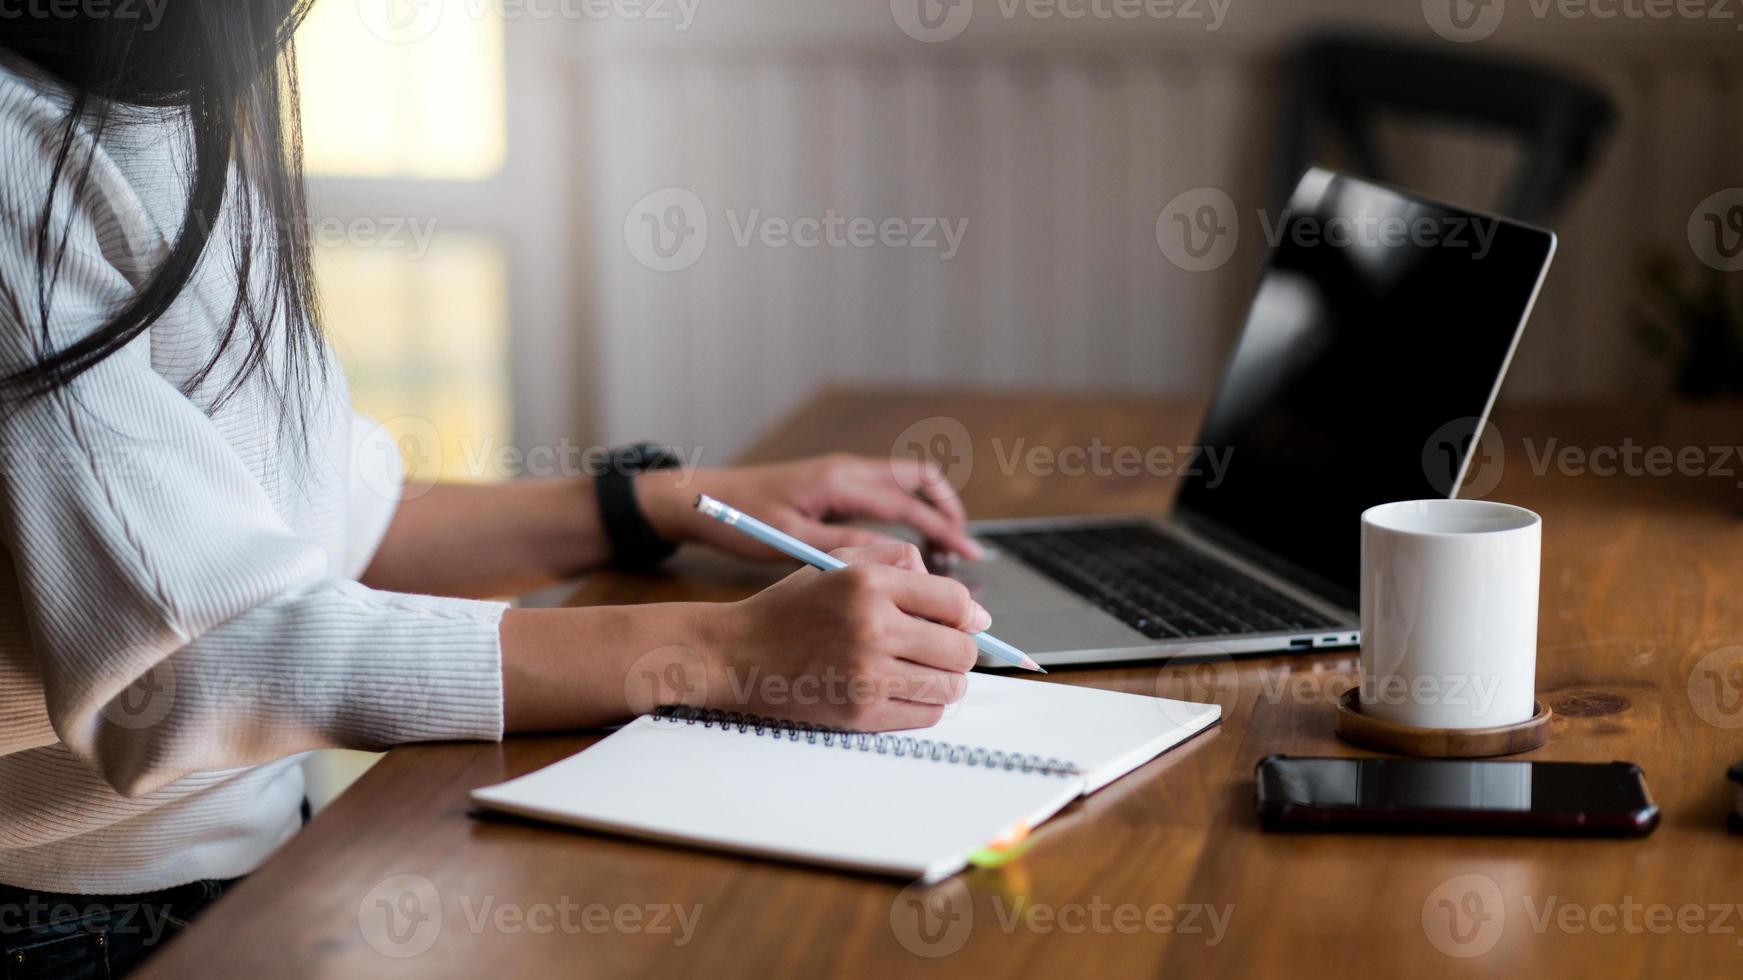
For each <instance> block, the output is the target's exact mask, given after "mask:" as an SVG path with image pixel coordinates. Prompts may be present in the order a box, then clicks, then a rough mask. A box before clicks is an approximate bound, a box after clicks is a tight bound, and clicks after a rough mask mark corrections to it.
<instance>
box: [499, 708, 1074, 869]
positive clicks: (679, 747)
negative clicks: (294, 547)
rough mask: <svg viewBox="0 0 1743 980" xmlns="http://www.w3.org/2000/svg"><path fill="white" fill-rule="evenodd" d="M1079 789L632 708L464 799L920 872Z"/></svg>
mask: <svg viewBox="0 0 1743 980" xmlns="http://www.w3.org/2000/svg"><path fill="white" fill-rule="evenodd" d="M1082 792H1083V781H1082V780H1081V779H1079V778H1077V777H1075V776H1058V775H1043V774H1039V773H1022V772H1010V771H1006V770H1002V769H988V768H985V767H982V766H965V765H951V764H948V763H943V762H933V761H930V760H926V759H919V758H914V757H912V756H902V757H897V756H893V755H879V754H876V753H873V752H863V751H859V750H857V749H850V748H842V747H840V746H839V745H837V746H835V747H824V746H822V745H821V744H810V743H808V742H806V741H804V740H803V738H801V740H799V741H796V742H795V741H789V740H787V739H786V738H775V737H773V736H771V735H768V734H765V735H761V736H758V735H754V734H750V733H748V732H744V733H741V732H739V731H737V730H736V729H722V728H720V727H719V726H709V727H704V726H703V725H701V724H700V723H697V724H685V723H683V722H673V721H669V720H667V721H660V720H655V719H653V718H640V719H637V720H636V721H634V722H632V723H631V724H629V725H628V726H626V727H624V728H622V729H620V730H619V731H617V732H615V733H613V734H612V735H610V736H609V737H607V738H605V739H604V740H602V741H601V742H599V743H598V744H597V745H594V746H593V747H592V748H589V749H587V750H586V751H584V752H581V753H578V754H576V755H574V756H571V757H570V758H568V759H565V760H563V761H562V762H559V763H556V764H555V765H551V766H547V767H546V768H544V769H541V770H539V771H538V772H535V773H532V774H530V775H527V776H523V777H521V778H519V779H515V780H511V781H509V782H506V783H503V784H501V785H499V786H491V787H487V788H485V789H480V790H475V791H474V792H473V794H472V798H473V799H474V800H475V801H476V802H478V803H481V804H484V805H486V806H490V807H493V808H496V809H501V810H505V811H507V812H510V813H518V814H521V815H523V816H530V817H539V818H542V819H546V820H554V821H557V822H560V823H569V824H576V825H578V826H583V827H592V828H595V829H600V830H610V831H616V832H619V833H624V834H631V835H635V836H641V837H651V838H654V839H658V840H672V841H684V842H691V843H697V844H708V845H712V846H715V847H720V848H724V849H727V850H733V851H742V852H746V853H752V854H761V855H770V856H776V857H789V858H793V859H795V860H800V861H807V862H812V863H816V864H825V865H832V866H837V867H846V868H855V869H859V870H864V871H872V872H878V873H882V874H894V875H903V876H908V877H920V878H925V879H926V880H929V881H930V880H936V879H938V878H942V877H945V876H947V875H951V874H955V873H956V872H957V871H959V870H961V869H962V867H963V865H964V864H965V863H966V859H967V856H968V854H969V853H970V852H972V851H974V850H977V849H979V848H981V847H983V846H985V845H986V844H988V843H989V842H991V841H993V840H996V839H998V838H1000V837H1002V836H1004V835H1006V834H1008V833H1009V832H1010V831H1011V830H1012V829H1014V828H1015V827H1016V826H1018V825H1019V824H1027V825H1029V826H1034V825H1036V824H1039V823H1041V822H1042V821H1043V820H1046V819H1047V818H1048V817H1050V816H1052V815H1053V814H1054V813H1056V812H1057V811H1058V810H1059V809H1060V808H1061V807H1063V806H1065V805H1066V804H1067V803H1069V802H1071V801H1072V800H1074V799H1076V798H1077V797H1078V796H1079V795H1081V794H1082Z"/></svg>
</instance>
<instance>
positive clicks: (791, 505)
mask: <svg viewBox="0 0 1743 980" xmlns="http://www.w3.org/2000/svg"><path fill="white" fill-rule="evenodd" d="M699 493H705V494H708V495H709V496H710V497H715V498H717V499H719V500H721V501H724V502H726V503H728V504H731V505H732V506H734V507H736V508H738V509H739V510H742V511H744V512H745V513H747V514H750V515H752V516H753V517H757V518H760V519H761V520H764V521H766V522H768V523H770V524H773V525H774V526H775V527H778V528H780V529H781V530H783V531H785V532H787V533H788V534H791V535H793V536H794V537H796V538H798V539H799V540H801V541H804V542H806V543H807V544H810V545H813V546H814V547H817V548H821V549H823V550H824V551H830V550H833V549H835V548H850V547H863V546H865V545H871V544H876V543H878V542H881V541H887V540H889V538H888V537H886V536H885V535H881V534H878V533H876V532H874V531H869V530H866V529H864V528H855V527H845V526H843V525H842V524H840V523H838V522H841V521H850V520H868V521H876V522H880V523H885V524H905V525H907V526H908V527H910V528H913V529H914V530H915V531H917V532H919V534H920V536H921V537H923V538H924V539H925V540H926V543H927V544H928V545H929V546H930V547H931V548H932V549H934V550H937V551H943V552H948V553H951V554H956V555H961V556H963V557H965V558H978V557H980V554H981V548H980V546H979V545H977V544H976V543H975V542H974V539H973V538H970V537H969V536H968V531H967V529H966V526H965V525H966V524H967V520H968V518H967V515H966V513H965V512H964V511H963V509H962V502H961V501H959V500H957V499H956V491H955V490H954V489H953V488H952V487H951V486H950V484H949V483H947V482H946V481H945V480H944V477H943V475H942V474H941V473H940V472H939V471H938V468H937V467H936V466H934V465H933V464H931V463H929V462H927V463H922V462H920V461H918V460H913V459H876V458H873V457H869V456H850V455H845V454H838V455H832V456H820V457H816V458H813V459H805V460H800V461H798V462H794V463H776V464H772V465H767V466H742V467H734V468H731V469H718V470H710V469H698V470H656V471H653V472H649V473H643V474H641V475H639V476H637V477H636V498H637V500H638V502H639V503H640V504H641V508H642V512H643V513H644V514H646V515H647V518H648V521H649V523H651V524H652V525H653V527H654V530H655V531H657V532H658V533H659V534H660V536H661V537H663V538H665V539H666V540H668V541H673V542H686V541H696V542H700V543H703V544H708V545H712V546H713V547H716V548H719V549H720V550H722V551H726V552H730V553H732V554H735V555H743V556H745V557H747V558H757V559H762V560H766V561H775V560H785V559H783V557H782V556H781V555H779V554H778V553H777V552H775V551H774V550H773V549H770V548H768V547H765V546H764V545H761V544H758V543H757V542H756V541H753V540H752V539H751V538H749V537H747V536H746V535H743V534H740V533H739V532H737V531H734V530H732V529H731V528H729V527H726V526H725V525H723V524H721V523H720V522H718V521H715V520H713V519H711V518H708V517H705V516H703V515H702V514H700V513H698V512H697V511H696V509H695V506H694V504H695V500H696V495H697V494H699Z"/></svg>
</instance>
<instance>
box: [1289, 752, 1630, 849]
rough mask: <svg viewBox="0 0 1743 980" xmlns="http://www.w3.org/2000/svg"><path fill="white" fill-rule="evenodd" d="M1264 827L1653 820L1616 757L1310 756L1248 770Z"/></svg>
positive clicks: (1527, 825) (1622, 825)
mask: <svg viewBox="0 0 1743 980" xmlns="http://www.w3.org/2000/svg"><path fill="white" fill-rule="evenodd" d="M1256 778H1257V782H1258V799H1259V810H1260V815H1261V817H1262V818H1263V819H1264V821H1265V823H1266V825H1267V826H1269V827H1274V828H1276V829H1286V828H1289V827H1301V828H1303V829H1306V828H1310V827H1322V828H1325V829H1336V828H1339V827H1343V828H1350V829H1354V828H1365V829H1375V830H1383V829H1387V827H1388V826H1395V827H1397V828H1398V829H1433V830H1448V831H1458V830H1470V831H1474V832H1481V831H1505V830H1515V831H1531V830H1539V831H1543V832H1567V833H1581V832H1585V833H1645V832H1648V831H1650V830H1651V825H1652V824H1653V823H1655V822H1656V820H1657V817H1658V811H1657V807H1655V806H1654V805H1653V804H1652V801H1651V798H1650V797H1649V796H1648V795H1647V792H1646V783H1645V780H1644V779H1643V778H1642V777H1641V774H1640V769H1639V767H1637V766H1635V765H1633V764H1631V763H1625V762H1615V763H1580V762H1493V761H1474V762H1473V761H1464V760H1450V759H1313V758H1289V757H1284V756H1271V757H1269V758H1267V759H1265V760H1264V761H1262V762H1260V763H1259V768H1258V771H1257V773H1256Z"/></svg>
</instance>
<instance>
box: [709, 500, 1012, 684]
mask: <svg viewBox="0 0 1743 980" xmlns="http://www.w3.org/2000/svg"><path fill="white" fill-rule="evenodd" d="M696 509H697V510H699V511H701V512H702V513H704V514H706V515H708V516H709V517H712V518H714V519H715V520H717V521H719V522H720V523H722V524H725V525H726V526H727V527H730V528H734V529H736V530H739V531H742V532H744V533H745V534H747V535H749V536H751V537H752V538H755V539H756V540H758V541H761V542H762V543H763V544H766V545H768V546H769V547H771V548H773V549H775V550H776V551H779V552H780V553H781V554H784V555H787V556H788V557H791V558H797V559H798V560H799V561H802V562H804V563H805V564H807V565H810V566H811V567H812V568H820V569H822V570H823V571H826V572H832V571H834V570H836V569H838V568H846V567H847V562H844V561H842V560H841V559H839V558H837V557H835V556H834V555H832V554H829V553H828V552H826V551H820V550H818V549H817V548H813V547H812V546H810V545H808V544H806V543H805V542H803V541H800V540H799V539H798V538H795V537H793V536H792V535H791V534H788V533H787V532H785V531H782V530H779V529H777V528H773V527H770V526H769V525H767V524H764V523H763V522H762V521H759V520H757V519H756V518H754V517H752V516H750V515H749V514H746V513H744V512H742V511H739V510H737V509H735V508H733V507H731V506H728V505H727V504H723V503H721V502H720V501H718V500H715V499H714V498H713V497H710V496H708V495H707V494H702V495H701V496H698V497H697V498H696ZM974 645H975V646H976V647H978V648H979V649H980V651H981V652H982V653H985V654H987V655H988V656H991V657H993V658H994V659H996V660H999V661H1001V662H1003V663H1006V664H1010V665H1011V666H1013V667H1022V668H1024V669H1025V670H1033V671H1037V672H1039V673H1043V674H1045V673H1047V672H1046V671H1045V670H1042V669H1041V665H1040V664H1038V663H1036V662H1035V661H1034V659H1033V658H1031V657H1030V656H1029V655H1028V654H1026V653H1024V652H1023V651H1021V650H1019V649H1017V648H1016V647H1014V646H1011V645H1010V644H1009V643H1006V642H1005V641H1003V640H1001V639H999V638H998V637H996V636H993V635H992V634H991V633H976V634H974Z"/></svg>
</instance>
